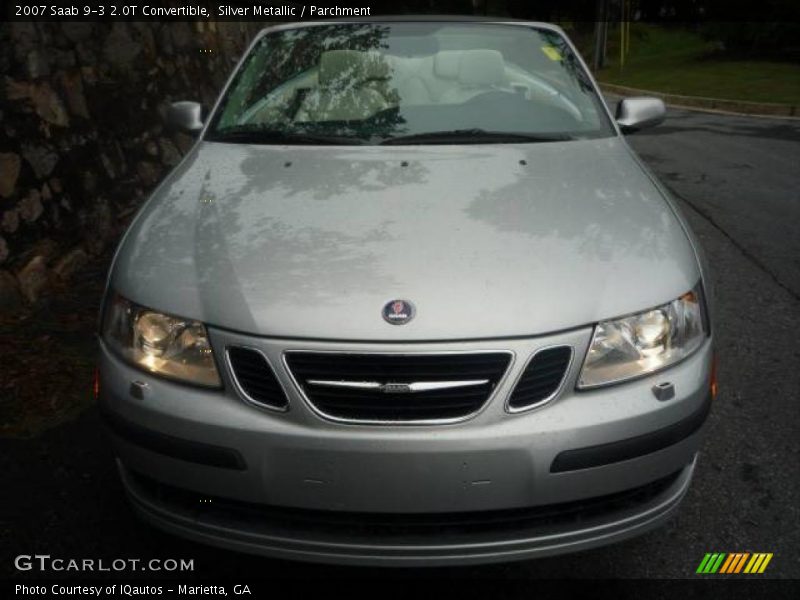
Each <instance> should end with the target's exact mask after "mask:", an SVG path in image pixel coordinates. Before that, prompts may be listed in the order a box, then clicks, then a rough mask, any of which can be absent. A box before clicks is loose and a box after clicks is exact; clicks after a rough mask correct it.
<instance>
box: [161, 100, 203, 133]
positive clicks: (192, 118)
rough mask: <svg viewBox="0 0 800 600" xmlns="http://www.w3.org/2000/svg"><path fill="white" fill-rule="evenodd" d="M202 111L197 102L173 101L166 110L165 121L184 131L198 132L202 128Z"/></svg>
mask: <svg viewBox="0 0 800 600" xmlns="http://www.w3.org/2000/svg"><path fill="white" fill-rule="evenodd" d="M202 112H203V107H202V106H200V103H199V102H189V101H182V102H173V103H172V104H170V106H169V109H168V110H167V123H168V124H169V125H170V126H171V127H174V128H175V129H179V130H181V131H184V132H186V133H198V132H199V131H200V130H201V129H202V128H203V120H202Z"/></svg>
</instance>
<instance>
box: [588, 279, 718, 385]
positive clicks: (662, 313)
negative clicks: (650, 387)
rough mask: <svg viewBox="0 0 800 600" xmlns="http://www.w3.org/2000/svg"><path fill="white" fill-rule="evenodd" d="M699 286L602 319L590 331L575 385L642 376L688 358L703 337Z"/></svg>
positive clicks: (703, 323)
mask: <svg viewBox="0 0 800 600" xmlns="http://www.w3.org/2000/svg"><path fill="white" fill-rule="evenodd" d="M704 315H705V307H704V306H703V297H702V294H701V291H700V286H699V285H698V287H697V288H695V289H694V290H692V291H691V292H688V293H686V294H684V295H683V296H681V297H680V298H678V299H677V300H673V301H672V302H670V303H668V304H664V305H663V306H658V307H656V308H653V309H650V310H646V311H644V312H641V313H639V314H636V315H631V316H629V317H623V318H621V319H614V320H613V321H603V322H601V323H598V324H597V327H595V330H594V337H593V338H592V343H591V344H590V345H589V352H588V353H587V354H586V359H585V360H584V363H583V369H582V370H581V376H580V379H579V380H578V387H579V388H591V387H596V386H600V385H605V384H610V383H617V382H620V381H625V380H627V379H633V378H634V377H640V376H642V375H647V374H649V373H653V372H655V371H658V370H659V369H663V368H664V367H668V366H669V365H671V364H674V363H676V362H678V361H679V360H681V359H683V358H685V357H687V356H689V355H690V354H691V353H692V352H694V351H695V350H697V349H698V348H699V347H700V345H701V344H702V343H703V338H704V337H705V316H704Z"/></svg>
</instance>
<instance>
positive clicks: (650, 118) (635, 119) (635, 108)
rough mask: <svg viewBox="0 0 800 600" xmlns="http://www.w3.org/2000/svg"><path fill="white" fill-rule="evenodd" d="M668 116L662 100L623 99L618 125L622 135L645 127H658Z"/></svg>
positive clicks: (642, 97)
mask: <svg viewBox="0 0 800 600" xmlns="http://www.w3.org/2000/svg"><path fill="white" fill-rule="evenodd" d="M666 116H667V108H666V107H665V106H664V101H663V100H661V99H660V98H650V97H647V96H638V97H635V98H623V99H622V100H620V102H619V104H618V105H617V114H616V119H617V124H618V125H619V127H620V129H622V133H633V132H634V131H638V130H639V129H644V128H645V127H652V126H653V125H658V124H659V123H661V121H663V120H664V117H666Z"/></svg>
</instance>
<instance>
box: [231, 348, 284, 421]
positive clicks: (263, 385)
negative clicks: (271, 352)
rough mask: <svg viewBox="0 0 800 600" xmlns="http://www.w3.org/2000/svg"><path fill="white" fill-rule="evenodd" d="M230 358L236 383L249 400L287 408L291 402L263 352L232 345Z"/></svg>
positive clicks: (272, 406)
mask: <svg viewBox="0 0 800 600" xmlns="http://www.w3.org/2000/svg"><path fill="white" fill-rule="evenodd" d="M228 360H229V362H230V366H231V371H232V372H233V377H234V379H235V381H236V384H237V385H238V387H239V388H240V391H241V392H242V394H243V395H244V396H245V398H246V399H247V400H249V401H250V402H254V403H255V404H260V405H262V406H266V407H268V408H277V409H284V408H286V406H287V405H288V403H289V402H288V400H287V398H286V394H285V393H284V391H283V388H282V387H281V384H280V383H279V382H278V378H277V377H275V373H274V372H273V371H272V368H271V367H270V366H269V363H268V362H267V359H266V358H264V355H263V354H261V353H260V352H259V351H258V350H253V349H252V348H242V347H241V346H231V347H229V348H228Z"/></svg>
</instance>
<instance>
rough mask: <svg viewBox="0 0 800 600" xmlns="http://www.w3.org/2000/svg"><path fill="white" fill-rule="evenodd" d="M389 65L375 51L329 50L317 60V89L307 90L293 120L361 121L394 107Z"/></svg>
mask: <svg viewBox="0 0 800 600" xmlns="http://www.w3.org/2000/svg"><path fill="white" fill-rule="evenodd" d="M390 73H391V67H390V65H389V63H388V62H387V61H386V59H385V58H384V57H383V56H382V55H381V54H379V53H377V52H361V51H358V50H329V51H327V52H323V53H322V55H321V56H320V61H319V74H318V82H319V85H318V87H317V88H315V89H313V90H311V91H309V92H308V93H307V94H306V97H305V98H304V99H303V102H302V104H301V105H300V108H299V109H298V111H297V114H296V115H295V121H351V120H362V119H367V118H369V117H371V116H372V115H374V114H376V113H378V112H380V111H382V110H386V109H387V108H391V106H393V101H396V100H395V99H393V94H392V92H391V90H390V89H389V86H388V84H387V81H388V79H389V76H390Z"/></svg>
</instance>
